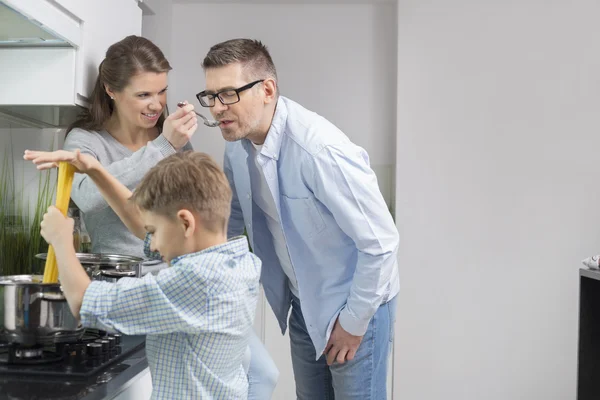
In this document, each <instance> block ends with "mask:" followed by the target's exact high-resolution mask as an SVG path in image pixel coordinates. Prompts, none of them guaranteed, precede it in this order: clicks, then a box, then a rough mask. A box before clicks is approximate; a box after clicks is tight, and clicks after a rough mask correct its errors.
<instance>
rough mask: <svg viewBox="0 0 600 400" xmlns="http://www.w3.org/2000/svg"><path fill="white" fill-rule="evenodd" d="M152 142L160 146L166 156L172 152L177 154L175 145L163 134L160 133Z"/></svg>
mask: <svg viewBox="0 0 600 400" xmlns="http://www.w3.org/2000/svg"><path fill="white" fill-rule="evenodd" d="M152 143H154V145H155V146H156V147H158V149H159V150H160V152H161V154H162V155H163V156H165V157H168V156H170V155H171V154H175V153H176V152H177V151H176V150H175V148H174V147H173V145H171V143H169V141H168V140H167V138H166V137H164V136H163V135H162V134H160V135H158V137H157V138H156V139H154V140H153V141H152Z"/></svg>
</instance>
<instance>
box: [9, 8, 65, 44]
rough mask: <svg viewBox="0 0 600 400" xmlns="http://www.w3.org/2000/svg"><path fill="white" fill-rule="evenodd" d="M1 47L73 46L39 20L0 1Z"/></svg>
mask: <svg viewBox="0 0 600 400" xmlns="http://www.w3.org/2000/svg"><path fill="white" fill-rule="evenodd" d="M0 47H3V48H6V47H72V46H71V44H70V43H69V42H67V41H66V40H64V39H62V38H60V37H58V35H55V34H53V33H51V32H49V31H48V30H47V29H44V27H43V26H41V24H40V23H39V22H38V21H35V20H33V19H29V18H27V17H26V16H24V15H23V14H20V13H18V12H16V11H15V10H13V9H12V8H10V7H8V6H7V5H5V4H2V3H0Z"/></svg>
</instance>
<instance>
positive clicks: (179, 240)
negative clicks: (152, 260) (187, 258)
mask: <svg viewBox="0 0 600 400" xmlns="http://www.w3.org/2000/svg"><path fill="white" fill-rule="evenodd" d="M142 219H143V221H144V225H145V228H146V232H148V233H151V234H152V240H151V242H150V250H152V251H158V252H159V253H160V254H161V256H162V257H163V259H164V260H165V261H168V262H171V260H173V259H174V258H175V257H179V256H182V255H184V254H186V251H185V242H186V240H185V239H186V237H185V228H186V227H185V226H184V224H183V223H182V222H181V221H180V220H179V219H178V218H176V217H167V216H164V215H162V214H157V213H154V212H152V211H145V210H142Z"/></svg>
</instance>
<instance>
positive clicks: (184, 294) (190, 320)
mask: <svg viewBox="0 0 600 400" xmlns="http://www.w3.org/2000/svg"><path fill="white" fill-rule="evenodd" d="M208 284H209V282H207V281H206V279H204V278H203V277H201V276H199V274H197V273H196V272H195V271H194V269H193V268H190V267H185V266H180V267H177V268H175V267H172V268H168V269H165V270H162V271H160V273H159V274H158V275H156V276H154V275H152V274H147V275H146V276H144V277H143V278H122V279H120V280H119V281H117V282H115V283H113V282H101V281H94V282H91V283H90V285H89V287H88V289H87V290H86V292H85V295H84V297H83V304H82V306H81V311H80V315H81V322H82V324H83V325H84V326H86V327H95V328H100V329H107V330H114V331H118V332H121V333H124V334H127V335H147V334H165V333H173V332H184V333H198V332H199V331H201V330H202V329H204V328H205V325H206V321H207V303H208V301H209V295H210V294H209V292H210V290H209V287H208Z"/></svg>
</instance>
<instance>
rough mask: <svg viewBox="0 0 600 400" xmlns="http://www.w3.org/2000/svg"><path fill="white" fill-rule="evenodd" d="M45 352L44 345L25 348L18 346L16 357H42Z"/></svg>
mask: <svg viewBox="0 0 600 400" xmlns="http://www.w3.org/2000/svg"><path fill="white" fill-rule="evenodd" d="M43 354H44V349H43V348H42V347H25V348H18V347H17V348H16V349H15V357H16V358H18V359H21V360H23V359H31V358H40V357H42V355H43Z"/></svg>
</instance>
